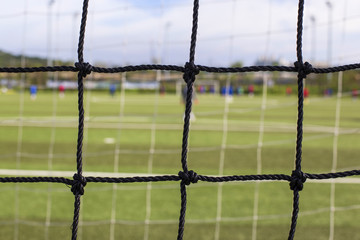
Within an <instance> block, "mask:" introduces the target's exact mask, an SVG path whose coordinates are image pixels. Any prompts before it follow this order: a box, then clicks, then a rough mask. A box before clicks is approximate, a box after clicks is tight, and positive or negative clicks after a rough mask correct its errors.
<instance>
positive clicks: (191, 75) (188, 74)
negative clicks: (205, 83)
mask: <svg viewBox="0 0 360 240" xmlns="http://www.w3.org/2000/svg"><path fill="white" fill-rule="evenodd" d="M199 73H200V70H199V68H198V67H197V66H196V65H195V64H194V63H193V62H191V63H189V62H187V63H186V64H185V71H184V75H183V78H184V80H185V82H186V83H189V81H191V82H194V81H195V76H196V75H198V74H199Z"/></svg>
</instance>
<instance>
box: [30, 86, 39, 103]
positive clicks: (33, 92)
mask: <svg viewBox="0 0 360 240" xmlns="http://www.w3.org/2000/svg"><path fill="white" fill-rule="evenodd" d="M36 95H37V86H36V85H31V86H30V99H31V100H35V99H36Z"/></svg>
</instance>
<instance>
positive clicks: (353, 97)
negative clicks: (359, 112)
mask: <svg viewBox="0 0 360 240" xmlns="http://www.w3.org/2000/svg"><path fill="white" fill-rule="evenodd" d="M351 96H352V100H353V101H355V100H356V99H357V96H358V91H357V90H356V89H353V90H352V91H351Z"/></svg>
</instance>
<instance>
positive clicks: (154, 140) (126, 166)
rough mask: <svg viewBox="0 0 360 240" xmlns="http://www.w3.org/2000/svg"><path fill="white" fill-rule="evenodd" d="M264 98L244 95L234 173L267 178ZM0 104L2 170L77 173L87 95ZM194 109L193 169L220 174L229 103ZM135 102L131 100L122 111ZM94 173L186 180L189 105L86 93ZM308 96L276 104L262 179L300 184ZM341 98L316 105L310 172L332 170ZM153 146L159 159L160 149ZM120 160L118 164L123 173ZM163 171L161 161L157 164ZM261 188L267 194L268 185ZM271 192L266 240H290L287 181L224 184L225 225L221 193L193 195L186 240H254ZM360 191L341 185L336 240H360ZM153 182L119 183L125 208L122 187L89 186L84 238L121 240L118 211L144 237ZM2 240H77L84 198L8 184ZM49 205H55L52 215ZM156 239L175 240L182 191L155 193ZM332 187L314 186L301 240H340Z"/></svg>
mask: <svg viewBox="0 0 360 240" xmlns="http://www.w3.org/2000/svg"><path fill="white" fill-rule="evenodd" d="M261 97H262V96H255V97H248V96H238V97H234V98H233V102H232V103H230V104H229V114H228V116H227V118H226V121H227V124H226V128H227V138H226V147H225V149H224V175H233V174H236V175H243V174H256V173H257V171H258V169H259V166H258V161H257V151H258V139H259V129H260V128H259V126H260V115H261V101H262V99H261ZM23 98H24V101H23V104H22V100H21V97H20V96H19V94H16V93H15V94H11V95H9V94H7V95H5V94H3V95H0V104H1V106H2V108H1V113H0V132H1V134H0V169H22V170H34V171H35V170H44V171H46V170H49V169H51V170H54V171H72V172H75V171H76V138H77V95H76V93H71V92H67V93H66V96H65V98H59V96H58V95H57V94H53V93H51V92H39V94H38V96H37V99H36V100H34V101H32V100H30V96H29V95H28V94H27V93H25V94H24V96H23ZM198 99H199V103H198V104H195V105H194V106H193V110H194V113H195V116H196V121H193V122H192V123H191V127H190V129H191V132H190V137H189V156H188V165H189V169H193V170H194V171H196V172H197V173H198V174H203V175H217V174H219V165H220V162H219V159H220V155H221V149H222V148H221V145H222V141H223V134H224V105H225V99H224V98H223V97H221V96H218V95H200V94H199V95H198ZM122 101H123V102H122ZM84 103H85V116H86V122H85V128H86V129H85V136H84V149H83V154H84V160H83V161H84V166H83V169H84V175H85V176H88V175H87V172H101V173H104V172H109V173H110V172H111V173H113V172H114V170H116V169H118V170H117V171H118V172H119V173H131V174H132V173H134V174H135V175H136V174H149V173H151V174H175V175H176V174H177V173H178V172H179V171H180V170H181V163H180V159H181V141H182V127H183V123H182V118H183V110H184V106H183V105H182V104H181V100H180V97H179V96H175V95H164V96H159V97H156V96H155V95H154V94H150V93H149V94H138V93H126V96H125V98H121V97H120V96H119V94H117V95H115V97H111V96H109V95H108V94H107V93H101V92H87V93H85V100H84ZM358 105H359V103H358V102H357V101H354V100H352V99H351V98H350V97H344V98H343V99H342V101H341V114H340V128H339V138H338V149H337V170H338V171H341V170H350V169H358V168H359V165H360V164H359V162H358V156H359V152H360V150H359V149H360V141H359V130H360V125H359V120H360V112H359V111H358ZM296 108H297V99H296V96H290V97H286V96H272V95H270V96H268V99H267V104H266V110H265V115H264V137H263V143H262V147H261V172H262V173H273V174H280V173H283V174H287V175H290V174H291V171H292V170H293V165H294V153H295V136H296ZM335 108H336V98H335V97H333V98H322V97H318V98H317V97H313V98H311V99H310V101H309V104H307V105H306V106H305V114H304V119H305V120H304V142H303V171H304V172H307V173H324V172H330V171H331V169H332V164H333V154H334V148H333V139H334V125H335V110H336V109H335ZM151 149H153V150H151ZM115 162H118V164H116V165H114V163H115ZM149 162H150V163H151V164H150V163H149ZM257 185H258V186H257ZM257 187H258V188H259V191H258V194H259V200H258V201H259V209H258V214H257V218H258V223H257V224H258V226H257V230H256V231H257V239H286V238H287V235H288V230H289V226H290V215H291V209H292V192H291V191H290V189H289V185H288V183H287V182H276V183H275V182H262V183H259V184H257V183H254V182H247V183H223V184H222V194H221V195H222V202H221V207H222V212H221V216H220V217H221V218H220V219H219V218H218V217H217V209H218V204H217V201H218V184H210V183H202V182H199V183H197V184H194V185H190V186H189V192H188V210H187V215H186V227H185V239H189V238H190V237H191V238H196V239H213V238H214V231H215V224H216V222H217V221H220V239H251V235H252V231H253V229H252V224H253V218H254V198H255V190H256V189H257ZM359 187H360V186H359V185H358V184H357V183H356V181H354V183H347V184H345V183H338V184H336V196H335V229H334V233H335V239H360V231H359V229H358V226H357V222H359V220H360V217H359V216H360V210H359V209H360V203H359V200H360V191H359ZM148 189H149V185H148V184H139V183H137V184H118V185H117V190H116V193H115V194H116V204H115V205H114V204H113V203H112V199H113V193H114V187H113V185H111V184H95V183H89V184H88V185H87V186H86V188H85V195H84V196H83V197H82V200H83V204H82V208H81V223H80V230H79V236H80V239H81V238H82V239H90V237H91V239H109V236H110V225H111V216H112V214H115V216H116V219H115V225H114V226H115V237H116V238H117V239H118V238H120V239H144V229H145V219H146V216H147V215H149V212H148V211H149V210H148V209H147V203H146V198H147V196H146V194H147V191H149V190H148ZM0 194H1V195H2V196H1V197H0V204H1V206H2V207H1V211H0V238H1V239H13V236H14V232H15V225H16V224H18V226H19V228H18V231H19V239H45V232H46V231H48V233H46V234H48V237H49V239H64V238H65V239H66V238H70V235H71V231H70V226H71V223H72V215H73V195H72V193H71V191H70V189H69V188H68V187H66V186H64V185H61V184H28V183H23V184H1V185H0ZM49 202H50V203H51V204H50V207H49ZM150 206H151V208H150V209H151V212H150V217H149V239H174V238H176V235H177V224H178V223H177V221H178V217H179V211H180V190H179V183H178V182H175V183H169V182H166V183H152V184H151V204H150ZM329 216H330V184H329V183H313V182H307V183H305V187H304V190H303V191H302V192H301V200H300V217H299V219H298V227H297V232H296V238H298V239H300V238H303V239H328V238H329V228H330V227H329V225H330V217H329Z"/></svg>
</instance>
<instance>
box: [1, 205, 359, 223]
mask: <svg viewBox="0 0 360 240" xmlns="http://www.w3.org/2000/svg"><path fill="white" fill-rule="evenodd" d="M357 209H360V205H351V206H343V207H336V208H335V209H334V210H335V211H336V212H345V211H351V210H357ZM329 211H330V209H329V208H318V209H314V210H308V211H300V212H299V216H300V217H301V216H311V215H316V214H319V213H324V212H329ZM290 217H291V214H290V213H289V214H273V215H260V216H258V220H259V221H261V220H273V219H281V218H290ZM252 219H253V216H244V217H222V218H221V222H222V223H231V222H244V221H249V222H250V221H252ZM178 221H179V220H177V219H164V220H150V221H149V224H150V225H166V224H178ZM216 221H217V219H216V218H209V219H187V220H186V223H188V224H204V223H216ZM13 224H22V225H29V226H40V227H44V226H45V223H44V221H32V220H18V221H15V220H12V221H6V220H5V221H0V225H13ZM71 224H72V222H71V221H64V222H60V221H52V222H51V223H50V226H57V227H62V226H63V227H69V226H71ZM81 224H82V226H99V225H108V224H111V221H110V220H97V221H83V222H82V223H81ZM115 224H123V225H144V221H143V220H138V221H137V220H120V219H117V220H116V221H115Z"/></svg>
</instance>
